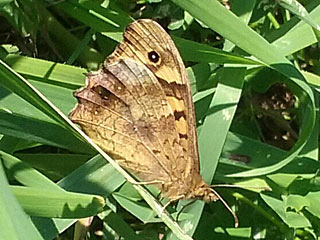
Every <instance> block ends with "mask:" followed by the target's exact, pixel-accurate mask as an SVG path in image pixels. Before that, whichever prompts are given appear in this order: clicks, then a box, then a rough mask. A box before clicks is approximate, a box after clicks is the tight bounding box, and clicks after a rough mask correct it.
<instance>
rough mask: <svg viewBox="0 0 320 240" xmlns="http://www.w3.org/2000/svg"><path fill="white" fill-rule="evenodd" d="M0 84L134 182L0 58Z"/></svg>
mask: <svg viewBox="0 0 320 240" xmlns="http://www.w3.org/2000/svg"><path fill="white" fill-rule="evenodd" d="M0 84H1V85H3V86H4V87H6V88H8V89H9V90H10V91H12V92H14V93H16V94H17V95H19V96H20V97H22V98H23V99H25V100H26V101H28V102H30V103H31V104H32V105H34V106H35V107H37V108H38V109H39V110H41V111H42V112H44V113H45V114H47V115H48V116H49V117H51V118H52V119H54V120H56V121H57V122H58V123H60V124H61V125H62V126H64V127H65V128H66V129H68V130H70V131H72V132H73V133H74V134H75V135H77V137H79V136H80V138H82V139H84V140H85V141H86V142H87V143H88V144H90V145H91V146H92V147H93V148H94V149H95V150H96V151H97V152H98V153H99V154H101V155H102V156H103V157H104V158H105V159H106V160H107V161H108V162H109V163H110V164H111V165H112V166H113V167H114V168H115V169H116V170H117V171H118V172H120V173H121V174H122V175H123V176H124V177H125V178H126V180H127V181H128V182H131V183H134V182H136V181H135V179H134V178H133V177H131V176H130V175H129V174H128V173H127V172H126V171H125V170H124V169H123V168H121V167H120V165H119V164H118V163H116V162H115V161H114V160H113V159H112V158H110V157H109V156H108V155H107V154H106V153H105V152H104V151H103V150H102V149H100V148H99V147H98V146H97V145H96V144H95V143H94V142H93V141H92V140H91V139H90V138H89V137H88V136H87V135H86V134H85V133H84V132H83V131H81V130H80V129H79V128H77V127H76V125H75V124H74V123H73V122H71V120H70V119H69V118H68V117H66V116H65V115H64V114H63V113H62V112H61V111H60V110H59V109H58V108H57V107H55V106H54V105H53V104H52V103H51V102H50V101H49V100H48V99H47V98H46V97H45V96H44V95H42V94H41V93H40V92H39V91H38V90H37V89H36V88H35V87H33V86H32V85H31V84H30V83H29V82H28V81H26V80H25V79H24V78H23V77H22V76H20V75H19V74H18V73H16V72H15V71H13V70H12V69H11V68H10V67H9V66H8V65H7V64H5V63H4V62H3V61H1V60H0ZM133 187H134V188H135V189H136V190H137V191H138V192H139V194H141V196H142V197H143V198H144V200H145V201H146V202H147V203H148V204H149V206H150V207H151V208H152V209H153V210H154V211H155V212H156V213H157V214H158V216H159V217H160V218H161V219H162V220H163V222H164V223H165V224H166V225H167V226H168V227H169V228H170V229H171V230H172V231H173V232H174V234H175V235H176V236H177V237H178V238H179V239H192V238H190V237H189V236H188V235H186V234H185V233H184V232H183V231H182V229H181V228H180V227H179V225H178V224H177V223H176V222H175V221H174V220H173V219H172V217H171V216H170V215H168V214H167V213H166V212H165V211H163V210H162V206H161V205H160V204H159V203H158V202H157V201H156V200H155V198H154V197H153V196H152V195H151V194H150V193H149V192H148V191H147V190H146V189H145V188H144V187H142V186H141V185H135V184H133Z"/></svg>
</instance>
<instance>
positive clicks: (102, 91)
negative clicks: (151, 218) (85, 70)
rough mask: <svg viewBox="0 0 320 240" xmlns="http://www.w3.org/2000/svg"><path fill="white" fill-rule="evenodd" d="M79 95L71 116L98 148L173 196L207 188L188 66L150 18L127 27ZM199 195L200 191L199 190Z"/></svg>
mask: <svg viewBox="0 0 320 240" xmlns="http://www.w3.org/2000/svg"><path fill="white" fill-rule="evenodd" d="M87 82H88V84H87V86H86V87H85V88H83V89H81V90H80V91H77V92H76V94H75V96H76V97H77V98H78V106H77V108H76V109H75V110H74V111H73V112H72V113H71V114H70V118H71V119H72V120H73V121H74V122H76V123H79V124H80V125H81V127H82V129H83V130H84V131H85V132H86V133H87V135H88V136H89V137H90V138H92V139H93V140H94V141H95V142H96V143H97V144H98V145H99V146H100V147H101V148H102V149H103V150H105V151H106V152H108V153H111V154H112V155H113V156H114V158H115V159H116V160H117V161H119V163H120V164H121V165H122V166H123V167H125V168H126V169H128V170H129V171H131V172H132V173H134V174H136V175H137V176H138V177H139V178H141V179H142V180H143V181H155V180H156V181H163V183H164V184H162V185H161V186H159V187H160V188H161V190H162V192H163V193H164V195H166V196H168V197H169V198H171V199H177V198H179V197H180V196H184V197H194V196H196V195H199V194H198V193H197V194H195V193H194V190H195V189H198V190H199V186H200V185H201V186H204V185H205V183H204V182H203V180H202V178H201V176H200V174H199V157H198V148H197V136H196V128H195V118H194V109H193V102H192V95H191V91H190V85H189V80H188V78H187V75H186V71H185V67H184V65H183V62H182V59H181V57H180V55H179V52H178V50H177V49H176V47H175V45H174V43H173V41H172V39H171V38H170V36H169V35H168V34H167V33H166V32H165V31H164V30H163V29H162V28H161V27H160V25H158V24H157V23H156V22H154V21H152V20H138V21H135V22H134V23H132V24H130V25H129V26H128V27H127V29H126V31H125V33H124V40H123V42H121V43H120V44H119V45H118V46H117V48H116V49H115V51H114V53H113V54H111V55H110V56H109V57H108V58H107V59H106V61H105V63H104V66H103V68H102V69H101V70H100V71H99V72H98V73H96V74H90V75H89V76H88V78H87ZM198 192H201V193H200V194H202V191H198Z"/></svg>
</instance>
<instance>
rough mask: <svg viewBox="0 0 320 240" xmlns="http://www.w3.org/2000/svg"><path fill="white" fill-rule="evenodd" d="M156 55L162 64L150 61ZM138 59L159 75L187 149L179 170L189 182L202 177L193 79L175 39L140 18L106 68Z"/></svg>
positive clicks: (181, 140)
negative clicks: (151, 56) (122, 61)
mask: <svg viewBox="0 0 320 240" xmlns="http://www.w3.org/2000/svg"><path fill="white" fill-rule="evenodd" d="M153 52H155V53H156V54H157V55H158V56H159V61H157V62H153V61H151V60H150V53H153ZM119 58H120V59H135V60H136V61H138V62H141V63H143V64H144V65H145V66H147V67H148V69H150V70H151V71H152V73H153V74H154V75H155V76H156V78H157V80H158V82H159V83H160V84H161V87H162V89H163V90H164V92H165V95H166V98H167V101H168V103H169V106H170V108H171V111H172V113H173V115H174V117H175V125H176V129H177V133H178V135H179V137H178V141H179V144H180V145H181V146H182V147H183V149H184V152H185V158H184V160H183V161H180V162H178V163H177V169H176V171H178V172H180V173H181V175H183V177H184V179H188V178H190V177H191V176H193V175H194V174H200V165H199V155H198V145H197V135H196V128H195V116H194V107H193V101H192V94H191V90H190V84H189V79H188V77H187V74H186V70H185V66H184V64H183V61H182V59H181V57H180V54H179V52H178V50H177V48H176V46H175V44H174V42H173V41H172V39H171V37H170V36H169V35H168V34H167V33H166V32H165V31H164V29H163V28H162V27H161V26H160V25H159V24H158V23H156V22H154V21H152V20H149V19H140V20H137V21H135V22H133V23H132V24H130V25H129V26H128V27H127V28H126V31H125V33H124V40H123V42H121V43H120V44H119V45H118V47H117V48H116V50H115V51H114V53H113V54H112V55H111V56H110V57H108V58H107V59H106V61H105V66H106V65H108V64H110V63H112V62H113V61H116V60H117V59H119Z"/></svg>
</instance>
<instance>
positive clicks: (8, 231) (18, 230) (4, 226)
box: [0, 161, 43, 240]
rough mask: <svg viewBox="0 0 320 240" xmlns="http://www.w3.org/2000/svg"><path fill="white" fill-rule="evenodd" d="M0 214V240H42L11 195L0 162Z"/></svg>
mask: <svg viewBox="0 0 320 240" xmlns="http://www.w3.org/2000/svg"><path fill="white" fill-rule="evenodd" d="M0 214H1V217H0V228H1V231H0V239H34V240H37V239H43V238H42V237H41V235H40V233H39V232H38V230H37V229H36V228H35V226H34V225H33V223H32V221H31V220H30V217H29V216H28V215H26V214H25V212H24V211H23V209H22V208H21V206H20V205H19V203H18V201H17V199H16V198H15V197H14V195H13V194H12V192H11V190H10V188H9V185H8V182H7V179H6V177H5V173H4V171H3V167H2V163H1V161H0ZM20 226H23V227H20Z"/></svg>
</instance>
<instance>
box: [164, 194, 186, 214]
mask: <svg viewBox="0 0 320 240" xmlns="http://www.w3.org/2000/svg"><path fill="white" fill-rule="evenodd" d="M183 198H185V195H180V196H177V197H175V198H173V199H170V200H169V202H167V203H166V204H165V205H164V206H163V207H162V209H161V213H163V212H164V210H166V208H167V207H168V206H169V205H170V204H171V203H173V202H176V201H179V200H181V199H183Z"/></svg>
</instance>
